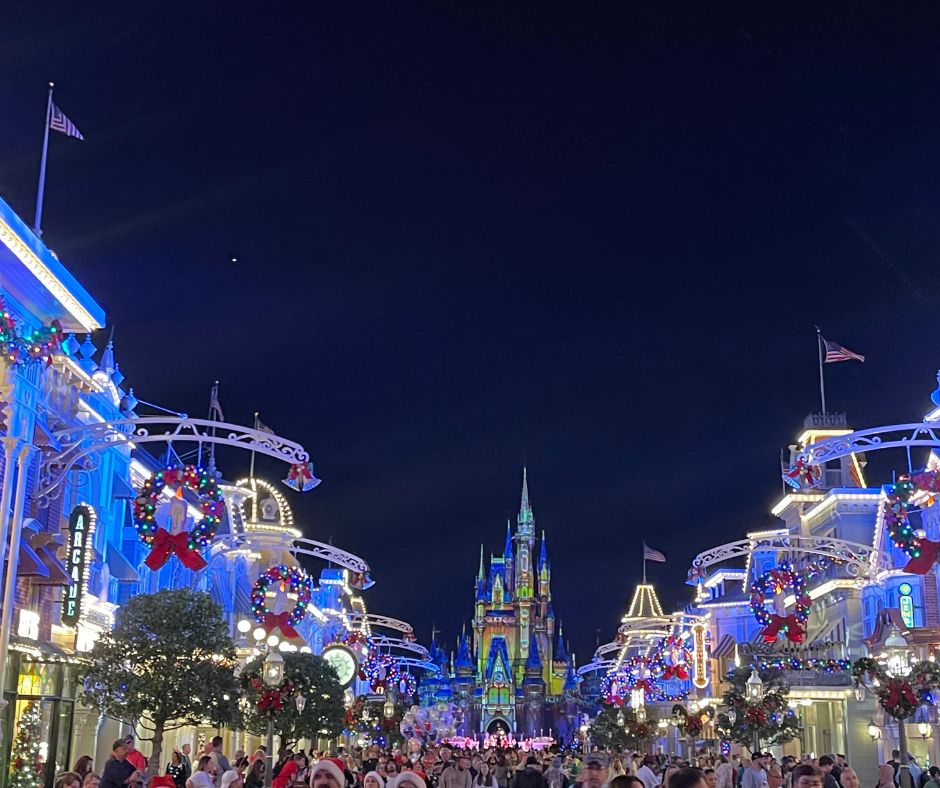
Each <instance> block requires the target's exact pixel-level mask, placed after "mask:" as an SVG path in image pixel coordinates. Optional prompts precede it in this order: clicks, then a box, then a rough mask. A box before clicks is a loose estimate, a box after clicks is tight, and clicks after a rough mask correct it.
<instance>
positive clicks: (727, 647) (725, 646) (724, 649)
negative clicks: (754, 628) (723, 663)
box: [712, 635, 738, 659]
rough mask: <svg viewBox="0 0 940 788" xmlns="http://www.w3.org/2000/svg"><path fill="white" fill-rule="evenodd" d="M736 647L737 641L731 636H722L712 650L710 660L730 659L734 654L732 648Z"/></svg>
mask: <svg viewBox="0 0 940 788" xmlns="http://www.w3.org/2000/svg"><path fill="white" fill-rule="evenodd" d="M736 645H738V641H736V640H735V639H734V636H733V635H722V636H721V640H719V641H718V645H717V646H715V648H713V649H712V658H713V659H718V658H719V657H730V656H731V655H733V654H734V647H735V646H736Z"/></svg>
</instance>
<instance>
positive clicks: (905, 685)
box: [852, 657, 940, 720]
mask: <svg viewBox="0 0 940 788" xmlns="http://www.w3.org/2000/svg"><path fill="white" fill-rule="evenodd" d="M866 675H867V676H869V677H870V679H871V680H873V681H872V682H871V683H872V684H875V685H876V686H874V691H875V694H876V695H877V696H878V701H879V702H880V703H881V707H882V708H883V709H884V710H885V713H887V714H888V715H889V716H891V717H893V718H894V719H896V720H906V719H907V718H908V717H911V716H913V715H914V712H916V711H917V709H918V707H920V706H922V705H925V704H926V705H929V706H933V705H934V697H933V689H934V688H935V687H937V686H940V665H938V664H936V663H935V662H930V661H928V660H924V661H921V662H917V663H915V664H914V665H913V666H912V668H911V672H910V673H909V674H908V675H907V676H905V677H903V678H897V677H894V676H891V675H890V674H889V673H888V672H887V671H886V670H885V669H884V668H883V667H882V666H881V665H879V664H878V663H877V662H876V661H875V660H873V659H872V658H871V657H862V658H861V659H859V660H857V661H856V662H855V663H853V665H852V677H853V678H854V679H855V686H856V687H858V686H860V685H862V684H864V683H865V682H864V681H863V679H864V678H865V676H866Z"/></svg>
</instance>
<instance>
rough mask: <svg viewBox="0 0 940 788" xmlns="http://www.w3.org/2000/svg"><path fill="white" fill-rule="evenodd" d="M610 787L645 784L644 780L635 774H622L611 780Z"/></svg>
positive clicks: (617, 787) (637, 786) (641, 785)
mask: <svg viewBox="0 0 940 788" xmlns="http://www.w3.org/2000/svg"><path fill="white" fill-rule="evenodd" d="M608 788H644V786H643V781H642V780H641V779H640V778H639V777H637V776H636V775H635V774H621V775H620V776H619V777H614V779H613V780H611V781H610V783H609V784H608Z"/></svg>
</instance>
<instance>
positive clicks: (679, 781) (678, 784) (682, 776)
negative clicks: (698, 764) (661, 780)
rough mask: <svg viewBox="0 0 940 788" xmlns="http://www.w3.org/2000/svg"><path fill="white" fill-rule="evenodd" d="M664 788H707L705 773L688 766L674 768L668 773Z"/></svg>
mask: <svg viewBox="0 0 940 788" xmlns="http://www.w3.org/2000/svg"><path fill="white" fill-rule="evenodd" d="M666 788H707V784H706V782H705V773H704V772H703V771H702V770H701V769H695V768H692V767H689V766H685V767H682V768H680V769H676V770H675V771H674V772H673V773H672V774H671V775H669V779H668V782H667V783H666Z"/></svg>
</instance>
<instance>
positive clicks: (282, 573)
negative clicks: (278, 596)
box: [251, 564, 313, 638]
mask: <svg viewBox="0 0 940 788" xmlns="http://www.w3.org/2000/svg"><path fill="white" fill-rule="evenodd" d="M278 583H279V584H281V588H283V589H285V590H287V591H289V592H290V593H292V594H296V595H297V602H296V604H295V605H294V607H293V608H292V609H291V610H289V611H284V612H274V611H273V610H271V608H269V607H268V599H267V593H268V589H269V588H270V587H271V586H272V585H275V584H278ZM312 596H313V580H312V579H311V577H310V575H308V574H307V573H306V572H305V571H304V570H303V569H300V568H298V567H296V566H287V565H286V564H279V565H278V566H272V567H271V568H270V569H269V570H268V571H267V572H264V573H262V574H260V575H259V576H258V579H257V580H255V584H254V586H252V589H251V612H252V615H254V617H255V621H257V622H258V623H259V624H261V625H263V626H264V628H265V629H266V630H267V631H268V632H271V631H272V630H273V629H276V628H277V629H280V630H281V632H282V633H283V634H284V636H285V637H289V638H293V637H298V633H297V631H296V630H295V629H294V627H295V626H297V624H299V623H300V622H301V621H303V619H304V616H306V615H307V606H308V605H309V604H310V600H311V598H312Z"/></svg>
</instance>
